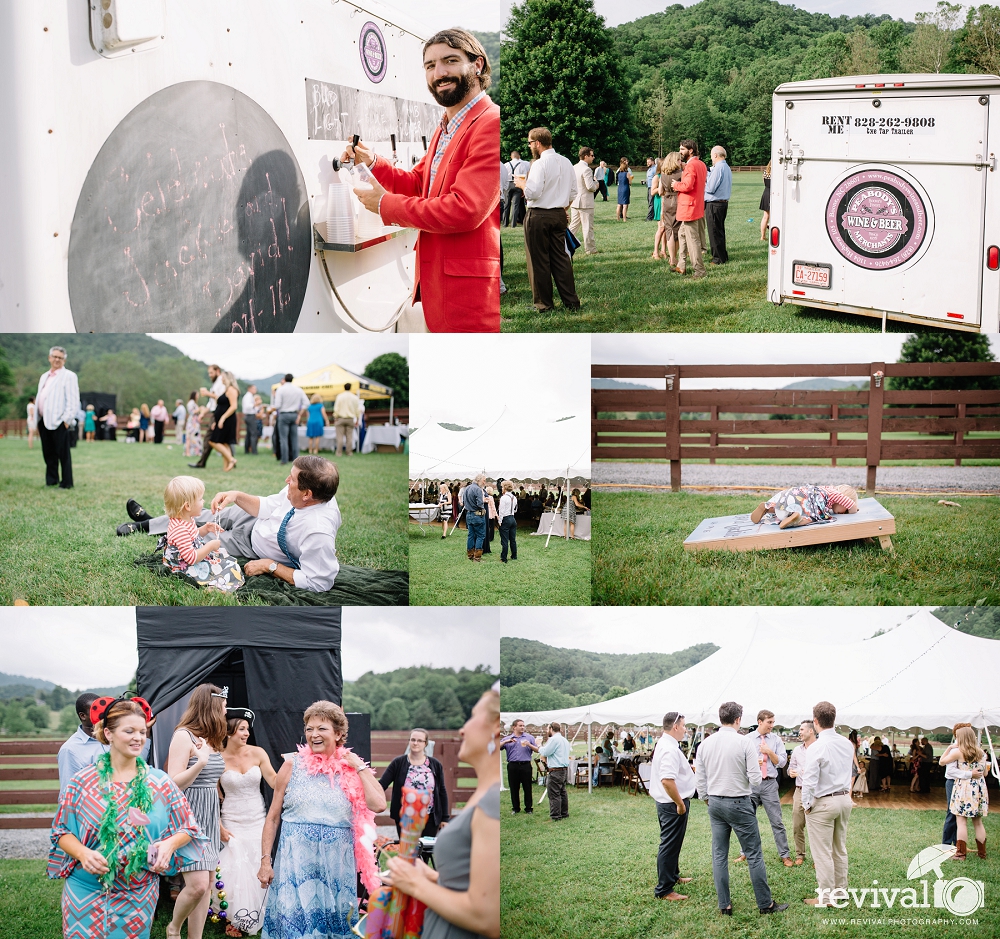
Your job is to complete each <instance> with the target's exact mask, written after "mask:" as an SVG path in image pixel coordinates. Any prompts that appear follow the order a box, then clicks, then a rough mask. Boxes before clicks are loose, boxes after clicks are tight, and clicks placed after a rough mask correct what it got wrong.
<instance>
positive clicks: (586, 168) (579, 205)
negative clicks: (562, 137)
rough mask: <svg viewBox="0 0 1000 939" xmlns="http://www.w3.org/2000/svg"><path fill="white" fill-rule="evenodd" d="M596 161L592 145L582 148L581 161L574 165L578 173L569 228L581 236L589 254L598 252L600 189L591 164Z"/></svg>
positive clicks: (574, 169)
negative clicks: (596, 233) (597, 194)
mask: <svg viewBox="0 0 1000 939" xmlns="http://www.w3.org/2000/svg"><path fill="white" fill-rule="evenodd" d="M593 162H594V151H593V150H591V149H590V147H581V148H580V162H579V163H577V164H576V166H574V167H573V172H574V173H575V174H576V198H575V199H574V200H573V201H572V202H571V203H570V210H569V214H570V222H569V230H570V231H571V232H573V234H574V235H576V236H577V237H578V238H580V237H581V232H582V241H583V247H584V250H585V251H586V252H587V254H597V246H596V244H595V242H594V193H595V192H596V191H597V189H598V185H597V180H596V179H594V171H593V170H592V169H591V168H590V164H591V163H593Z"/></svg>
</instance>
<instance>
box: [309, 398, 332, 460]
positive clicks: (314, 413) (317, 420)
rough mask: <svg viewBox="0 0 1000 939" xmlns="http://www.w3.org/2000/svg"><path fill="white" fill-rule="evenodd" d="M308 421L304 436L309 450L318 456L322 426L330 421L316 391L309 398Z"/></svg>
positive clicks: (321, 399)
mask: <svg viewBox="0 0 1000 939" xmlns="http://www.w3.org/2000/svg"><path fill="white" fill-rule="evenodd" d="M309 400H310V401H311V402H312V404H310V405H309V421H308V423H307V424H306V436H307V437H308V438H309V452H310V453H313V454H315V455H316V456H319V445H320V443H321V442H322V440H323V428H324V427H327V426H328V425H329V423H330V421H329V419H328V418H327V416H326V410H325V409H324V407H323V397H322V395H320V394H319V393H318V392H317V393H316V394H314V395H313V396H312V397H311V398H310V399H309Z"/></svg>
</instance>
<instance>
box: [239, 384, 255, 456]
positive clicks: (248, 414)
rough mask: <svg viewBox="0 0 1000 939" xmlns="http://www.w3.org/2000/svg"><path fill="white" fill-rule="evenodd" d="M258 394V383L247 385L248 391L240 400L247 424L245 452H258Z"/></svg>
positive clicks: (244, 442)
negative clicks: (256, 397)
mask: <svg viewBox="0 0 1000 939" xmlns="http://www.w3.org/2000/svg"><path fill="white" fill-rule="evenodd" d="M256 394H257V386H256V385H247V393H246V394H245V395H243V400H242V401H241V402H240V406H241V410H242V411H243V423H244V424H245V425H246V432H247V435H246V438H245V439H244V441H243V452H244V453H252V454H254V455H256V453H257V402H256V400H255V399H254V395H256Z"/></svg>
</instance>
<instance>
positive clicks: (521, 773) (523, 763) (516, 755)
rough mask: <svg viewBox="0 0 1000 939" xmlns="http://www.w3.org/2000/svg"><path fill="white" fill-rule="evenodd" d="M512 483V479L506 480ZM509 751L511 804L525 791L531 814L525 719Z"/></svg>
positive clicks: (530, 739)
mask: <svg viewBox="0 0 1000 939" xmlns="http://www.w3.org/2000/svg"><path fill="white" fill-rule="evenodd" d="M504 482H505V483H506V484H508V485H509V484H510V480H504ZM500 746H501V747H503V749H504V750H505V751H506V752H507V785H508V786H509V787H510V805H511V809H512V810H513V812H514V814H515V815H517V814H518V813H519V812H520V811H521V792H522V790H523V792H524V814H525V815H531V813H532V811H533V809H532V801H531V754H532V753H537V752H538V745H537V742H536V741H535V738H534V736H533V735H532V734H529V733H527V732H526V731H525V729H524V721H522V720H520V719H518V720H516V721H514V724H513V726H512V727H511V732H510V736H508V737H504V738H503V740H501V741H500Z"/></svg>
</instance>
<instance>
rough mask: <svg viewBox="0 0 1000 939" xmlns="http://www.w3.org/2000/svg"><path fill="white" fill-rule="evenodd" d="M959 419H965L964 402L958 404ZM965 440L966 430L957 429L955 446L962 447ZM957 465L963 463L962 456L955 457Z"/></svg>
mask: <svg viewBox="0 0 1000 939" xmlns="http://www.w3.org/2000/svg"><path fill="white" fill-rule="evenodd" d="M958 419H959V420H960V421H962V420H965V405H964V404H959V405H958ZM964 442H965V431H963V430H958V431H955V446H956V447H960V446H962V444H963V443H964ZM955 465H956V466H961V465H962V458H961V457H960V456H957V457H955Z"/></svg>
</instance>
